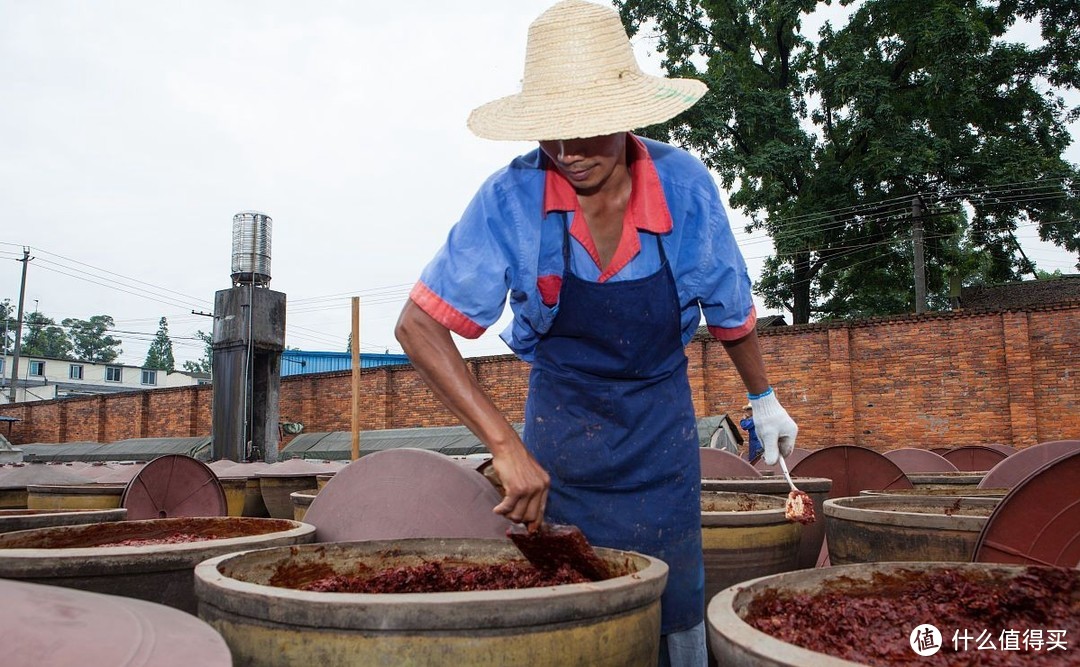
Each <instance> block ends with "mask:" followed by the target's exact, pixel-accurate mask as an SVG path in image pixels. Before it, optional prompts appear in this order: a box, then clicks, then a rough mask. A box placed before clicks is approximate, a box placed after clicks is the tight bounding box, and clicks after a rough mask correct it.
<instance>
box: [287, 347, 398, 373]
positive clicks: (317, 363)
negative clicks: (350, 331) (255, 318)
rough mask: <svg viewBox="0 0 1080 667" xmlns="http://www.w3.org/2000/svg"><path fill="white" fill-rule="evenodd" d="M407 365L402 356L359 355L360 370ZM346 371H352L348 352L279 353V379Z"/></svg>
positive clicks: (291, 351)
mask: <svg viewBox="0 0 1080 667" xmlns="http://www.w3.org/2000/svg"><path fill="white" fill-rule="evenodd" d="M407 363H409V357H407V356H405V355H404V354H390V353H386V354H371V353H368V352H361V353H360V368H376V367H378V366H400V365H402V364H407ZM348 370H352V353H350V352H308V351H305V350H285V351H284V352H282V353H281V377H288V376H290V375H304V374H307V373H326V372H329V371H348Z"/></svg>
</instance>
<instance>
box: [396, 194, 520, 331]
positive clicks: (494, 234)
mask: <svg viewBox="0 0 1080 667" xmlns="http://www.w3.org/2000/svg"><path fill="white" fill-rule="evenodd" d="M509 270H510V259H509V250H508V246H507V243H506V238H505V230H504V229H501V228H500V214H499V206H498V199H497V197H496V196H495V194H494V190H493V188H491V187H490V183H489V184H488V185H487V186H485V187H483V188H481V190H480V191H479V192H478V193H477V194H476V196H475V197H474V198H473V200H472V202H470V203H469V206H468V207H467V208H466V210H465V213H464V215H463V216H462V218H461V220H460V221H458V223H457V224H455V225H454V227H453V228H452V229H451V230H450V234H449V236H448V238H447V240H446V243H445V244H444V245H443V247H442V248H441V249H440V250H439V252H438V253H437V254H436V255H435V257H434V259H432V260H431V262H430V263H429V264H428V265H427V267H426V268H425V269H424V271H423V273H422V274H421V275H420V280H419V282H417V284H416V285H415V286H414V287H413V289H412V292H411V294H410V295H409V298H411V299H412V300H413V301H414V302H415V303H416V304H417V305H418V306H420V308H422V309H423V310H424V312H426V313H427V314H428V315H430V316H431V317H433V318H434V319H435V320H436V321H437V322H439V323H440V324H442V325H443V326H445V327H446V328H448V329H450V330H451V331H453V332H454V333H456V334H458V335H460V336H463V337H465V338H476V337H478V336H480V335H481V334H483V333H484V332H485V331H486V330H487V328H488V327H490V326H491V325H492V324H494V323H495V321H496V320H498V319H499V316H500V315H502V311H503V307H504V306H505V303H506V294H507V289H508V283H507V280H508V278H507V276H508V275H509Z"/></svg>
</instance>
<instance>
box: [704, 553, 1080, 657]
mask: <svg viewBox="0 0 1080 667" xmlns="http://www.w3.org/2000/svg"><path fill="white" fill-rule="evenodd" d="M931 578H942V579H946V580H948V579H952V580H953V581H954V582H955V583H956V584H959V585H958V586H956V587H946V586H939V587H938V589H937V590H935V591H930V592H928V593H926V594H925V595H924V591H923V590H921V589H920V587H922V588H923V589H925V588H926V587H928V584H927V582H928V581H929V580H930V579H931ZM1078 578H1080V573H1078V572H1077V571H1075V570H1066V569H1063V568H1056V569H1052V568H1047V569H1046V570H1041V571H1037V572H1036V571H1033V572H1032V573H1030V574H1029V572H1028V570H1027V568H1026V567H1024V566H1015V565H1014V566H1008V565H996V564H983V563H867V564H860V565H841V566H834V567H829V568H820V569H816V570H800V571H797V572H787V573H783V574H775V575H770V576H767V577H762V578H760V579H754V580H752V581H747V582H743V583H741V584H738V585H736V586H732V587H730V588H727V589H724V590H723V591H721V592H720V593H719V594H718V595H716V596H715V597H713V599H712V600H711V601H710V602H709V605H708V609H707V612H706V625H707V628H708V634H709V640H710V645H711V647H712V651H713V652H714V656H715V658H716V659H717V661H718V662H719V664H721V665H730V666H732V667H807V666H810V665H812V666H813V667H857V666H859V665H865V664H874V665H887V664H905V665H922V664H926V665H974V664H986V663H984V662H982V661H983V660H984V659H985V658H986V657H987V656H988V655H989V654H994V653H999V655H998V656H997V657H999V658H1004V660H1003V661H1001V662H996V663H994V664H1028V662H1027V659H1029V658H1032V657H1034V656H1033V655H1027V656H1025V655H1022V654H1020V653H1018V652H1004V653H1000V652H995V651H986V650H978V649H977V648H976V642H975V637H978V636H979V634H980V632H981V631H982V630H984V629H986V628H988V627H994V626H993V620H990V619H987V620H983V621H980V620H978V619H977V618H976V619H972V620H967V621H965V627H952V626H951V625H949V624H948V622H947V621H946V620H945V619H946V617H945V616H943V615H942V614H943V613H946V612H942V614H938V615H937V616H935V615H934V614H933V613H920V612H915V613H912V611H909V610H907V609H906V607H907V606H908V605H909V604H910V605H912V606H914V607H915V608H918V607H920V604H921V605H924V606H928V607H933V606H934V605H940V606H939V607H937V608H938V609H943V608H949V609H950V611H952V610H955V609H959V610H961V611H964V612H967V613H969V614H971V615H973V616H977V615H978V614H979V609H983V610H990V613H995V612H994V611H993V610H994V609H996V607H995V606H994V605H982V606H975V605H970V604H969V603H968V601H966V600H964V599H963V597H962V594H961V593H958V590H957V589H958V588H963V589H965V590H968V591H971V590H975V589H973V588H972V587H970V586H964V585H963V583H964V582H980V583H982V584H984V585H988V586H994V587H997V588H999V589H1002V590H1005V591H1008V589H1009V588H1010V587H1013V590H1016V591H1019V592H1020V594H1021V596H1022V595H1023V594H1024V592H1025V591H1026V590H1030V589H1031V588H1033V587H1032V585H1031V584H1032V582H1035V584H1038V583H1039V582H1046V581H1048V580H1052V581H1053V582H1054V585H1053V586H1051V587H1050V588H1051V590H1053V589H1054V588H1057V589H1058V591H1061V590H1068V589H1069V588H1070V587H1071V589H1072V593H1071V595H1070V594H1068V593H1065V594H1062V593H1061V592H1057V593H1056V594H1054V595H1049V596H1046V597H1044V598H1042V601H1041V602H1040V603H1039V604H1040V605H1041V608H1042V610H1043V611H1045V612H1046V613H1047V614H1048V615H1049V616H1050V617H1049V618H1044V620H1042V621H1040V622H1031V621H1027V622H1025V621H1015V620H1010V621H1006V623H1007V627H1003V628H1001V630H1013V631H1016V632H1023V631H1025V630H1031V629H1035V630H1038V629H1043V628H1054V629H1056V630H1062V631H1065V636H1066V637H1074V636H1076V634H1077V633H1080V616H1077V615H1076V614H1075V612H1074V611H1073V612H1071V613H1070V612H1069V611H1067V610H1068V608H1069V607H1070V606H1071V608H1072V609H1073V610H1075V609H1076V608H1077V606H1078V605H1080V579H1078ZM1018 582H1023V583H1022V584H1020V585H1017V583H1018ZM982 590H986V589H982ZM883 594H884V595H883ZM1006 594H1009V593H1008V592H1006ZM819 595H830V596H831V597H832V601H827V600H822V599H821V598H818V596H819ZM796 596H802V597H803V599H806V600H807V606H808V608H809V610H808V611H807V612H806V615H807V616H806V619H805V623H806V624H813V623H820V632H819V631H818V629H817V628H811V629H810V631H806V632H805V634H801V633H803V632H804V631H803V630H802V629H801V628H798V629H792V627H793V626H792V624H791V623H789V622H787V621H785V620H782V617H780V618H777V617H772V618H774V619H775V620H773V621H772V622H771V623H769V622H765V623H761V622H760V621H759V627H760V626H762V625H764V626H765V627H767V628H769V631H768V632H766V631H763V630H759V629H757V627H755V626H754V625H753V624H752V620H753V618H754V615H755V614H758V615H759V619H760V618H764V619H769V617H768V616H767V615H765V616H761V615H760V614H761V611H762V609H763V608H765V609H768V608H773V609H775V607H776V605H777V603H778V602H783V601H785V600H792V599H794V598H795V597H796ZM875 597H877V598H879V599H881V600H884V603H882V602H880V601H873V598H875ZM990 597H997V598H998V599H1001V598H1000V597H998V596H996V595H994V596H991V595H987V596H983V597H981V598H980V599H989V598H990ZM913 598H914V599H913ZM1018 603H1019V604H1018ZM1022 603H1023V600H1022V599H1020V600H1014V601H1013V603H1012V609H1013V610H1015V609H1018V608H1021V609H1022ZM1028 604H1029V605H1030V601H1028ZM1051 604H1054V605H1055V606H1054V609H1055V610H1057V611H1058V612H1059V613H1060V612H1061V610H1062V607H1063V608H1064V609H1065V610H1066V611H1065V612H1064V613H1060V616H1059V617H1054V616H1055V615H1054V614H1053V613H1051V612H1050V605H1051ZM766 605H767V606H766ZM841 607H843V608H844V609H846V610H847V611H846V613H845V614H842V615H841V614H839V613H838V609H840V608H841ZM856 610H858V616H856V615H855V614H856ZM1036 613H1042V611H1040V610H1036ZM898 619H902V620H900V622H898ZM935 620H937V623H938V627H937V629H938V630H939V632H940V635H941V640H942V644H941V649H940V652H938V653H937V654H935V655H933V656H929V657H920V656H918V655H916V654H915V653H914V651H913V650H912V647H911V643H910V642H911V636H912V633H913V632H914V631H915V630H916V629H917V628H918V627H919V626H920V625H921V624H923V623H929V624H933V623H934V622H935ZM748 621H750V622H748ZM833 621H838V622H839V624H840V625H842V626H844V628H843V629H844V633H843V634H844V635H850V636H842V633H840V632H837V631H836V630H835V628H836V624H834V623H833ZM871 625H876V626H877V627H876V628H875V629H872V630H869V631H865V630H864V628H866V627H867V626H871ZM1036 626H1038V627H1036ZM973 628H974V629H973ZM964 632H967V633H969V634H970V635H971V636H972V639H971V640H969V641H967V642H966V646H965V645H964V644H963V643H961V641H962V640H958V641H957V643H956V644H955V646H954V644H953V638H954V636H957V637H959V636H960V635H959V634H956V633H964ZM787 633H791V634H795V635H799V636H798V637H794V638H791V641H783V640H781V639H778V638H777V636H786V634H787ZM815 634H816V635H819V637H818V640H819V641H820V643H821V644H823V645H824V646H825V647H827V649H822V650H820V651H819V650H811V649H810V648H808V647H809V646H813V645H814V643H813V638H812V637H811V635H815ZM991 634H992V635H993V637H994V641H995V642H996V641H998V639H997V638H998V637H999V634H998V631H997V628H995V630H994V631H993V632H991ZM796 644H800V645H796ZM845 647H851V648H852V649H853V650H854V652H859V653H860V655H861V656H863V657H860V658H859V659H858V661H855V660H854V659H851V660H849V659H844V658H842V657H837V656H843V655H848V653H846V652H845ZM954 648H955V649H958V650H955V651H954V650H952V649H954ZM825 650H827V651H828V652H829V653H828V654H827V653H826V652H824V651H825ZM1073 650H1074V648H1073V647H1072V646H1071V644H1070V645H1069V646H1068V651H1073ZM883 654H884V655H885V656H886V657H888V654H892V655H893V656H896V657H897V658H898V659H897V660H895V661H893V662H889V661H888V660H886V659H882V658H880V657H878V656H881V655H883ZM1043 654H1044V655H1042V656H1041V657H1043V658H1046V657H1049V658H1050V660H1049V661H1047V662H1034V661H1033V662H1031V663H1030V664H1070V663H1071V659H1072V656H1071V655H1069V654H1065V653H1061V652H1059V653H1058V656H1057V657H1059V658H1061V662H1055V661H1054V660H1053V659H1054V657H1055V656H1053V655H1049V656H1048V655H1045V654H1046V651H1043Z"/></svg>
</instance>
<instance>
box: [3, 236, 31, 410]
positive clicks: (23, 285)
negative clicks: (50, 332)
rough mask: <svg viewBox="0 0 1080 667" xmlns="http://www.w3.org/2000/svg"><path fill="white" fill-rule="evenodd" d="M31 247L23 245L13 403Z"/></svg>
mask: <svg viewBox="0 0 1080 667" xmlns="http://www.w3.org/2000/svg"><path fill="white" fill-rule="evenodd" d="M32 259H34V258H33V257H31V256H30V248H27V247H25V246H24V247H23V256H22V259H17V260H15V261H16V262H22V282H21V283H20V284H19V314H18V315H17V317H16V320H15V356H14V357H13V358H12V360H11V387H9V390H10V393H9V394H8V397H9V398H10V401H9V402H11V403H14V402H15V383H16V382H18V381H19V354H20V353H21V352H22V324H23V301H24V300H25V299H26V267H28V266H30V260H32Z"/></svg>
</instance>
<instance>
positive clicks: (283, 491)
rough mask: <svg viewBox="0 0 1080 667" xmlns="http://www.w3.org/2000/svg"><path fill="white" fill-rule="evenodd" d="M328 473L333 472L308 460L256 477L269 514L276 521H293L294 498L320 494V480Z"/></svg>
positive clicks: (270, 469)
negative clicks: (303, 494)
mask: <svg viewBox="0 0 1080 667" xmlns="http://www.w3.org/2000/svg"><path fill="white" fill-rule="evenodd" d="M328 472H331V469H330V466H328V465H327V464H325V463H316V462H313V461H307V460H304V459H290V460H288V461H284V462H282V463H274V464H271V465H270V466H268V467H267V468H265V469H263V470H260V471H259V472H257V473H256V477H258V478H259V491H260V492H261V493H262V499H263V503H265V504H266V511H267V512H269V513H270V516H272V517H274V518H275V519H291V518H292V517H293V504H292V498H290V496H291V495H292V494H293V493H295V492H296V491H300V492H303V493H308V492H310V493H317V492H318V490H319V481H318V479H317V476H318V475H320V474H323V473H328ZM335 472H336V470H335Z"/></svg>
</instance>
